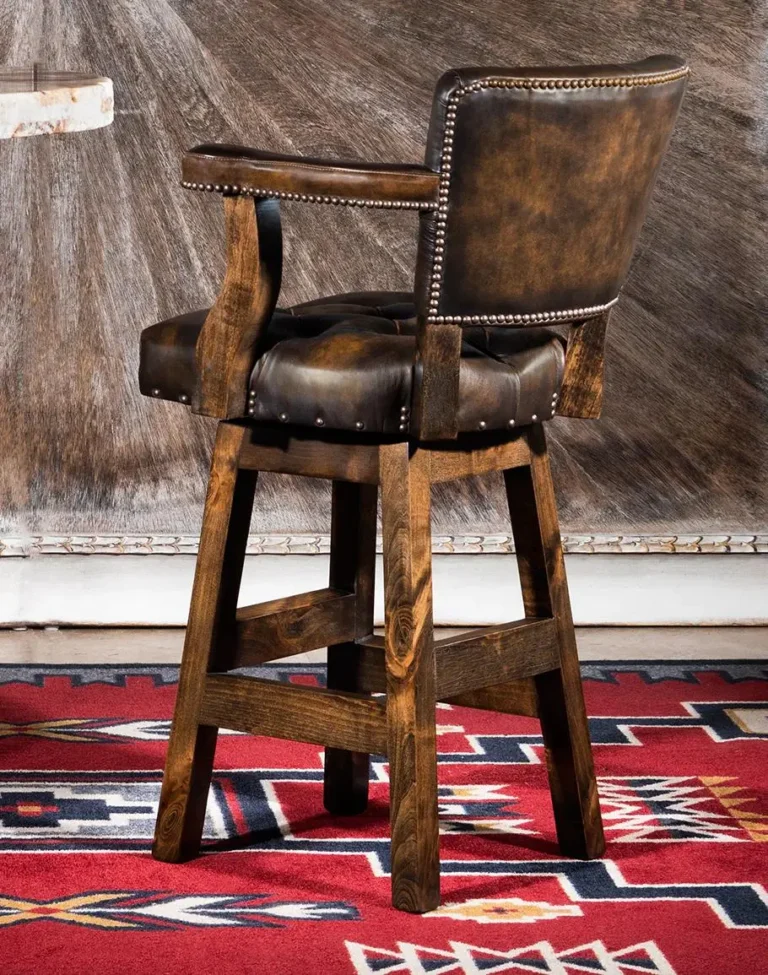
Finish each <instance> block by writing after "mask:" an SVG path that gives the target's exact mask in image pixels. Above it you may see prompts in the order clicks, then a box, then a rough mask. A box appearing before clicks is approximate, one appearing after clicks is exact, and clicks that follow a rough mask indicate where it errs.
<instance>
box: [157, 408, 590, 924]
mask: <svg viewBox="0 0 768 975" xmlns="http://www.w3.org/2000/svg"><path fill="white" fill-rule="evenodd" d="M494 470H497V471H503V473H504V478H505V482H506V490H507V497H508V501H509V509H510V516H511V520H512V527H513V534H514V539H515V546H516V553H517V564H518V569H519V574H520V580H521V584H522V590H523V600H524V606H525V618H524V619H522V620H518V621H515V622H513V623H508V624H505V625H503V626H497V627H486V628H480V629H476V630H472V631H470V632H468V633H464V634H462V635H461V636H459V637H458V638H451V639H444V640H438V641H435V640H434V638H433V625H432V556H431V532H430V488H431V485H432V484H434V483H437V482H440V481H446V480H451V479H454V478H459V477H465V476H469V475H472V474H477V473H485V472H489V471H494ZM259 471H272V472H282V473H289V474H295V473H301V474H303V475H306V476H310V477H322V478H329V479H331V480H332V482H333V507H332V528H331V560H330V561H331V566H330V578H329V584H328V588H327V589H321V590H318V591H315V592H310V593H304V594H302V595H297V596H291V597H288V598H286V599H278V600H272V601H271V602H268V603H263V604H261V605H258V606H247V607H240V608H237V597H238V590H239V586H240V578H241V573H242V566H243V560H244V555H245V549H246V543H247V537H248V528H249V524H250V517H251V510H252V506H253V500H254V491H255V488H256V478H257V472H259ZM379 490H380V491H381V504H382V528H383V539H384V588H385V613H386V625H385V635H384V637H383V639H382V638H380V637H377V636H374V635H373V591H374V565H375V548H376V502H377V494H378V492H379ZM324 646H328V688H327V689H322V690H319V689H314V688H304V687H295V686H286V685H282V684H279V683H276V682H272V681H267V680H260V679H256V678H251V677H246V676H242V675H235V674H231V673H230V671H232V670H234V669H235V668H238V667H245V666H253V665H256V664H261V663H264V662H266V661H269V660H274V659H277V658H281V657H286V656H289V655H291V654H295V653H301V652H304V651H307V650H312V649H315V648H319V647H324ZM382 691H385V692H386V698H385V700H384V701H382V700H381V699H379V698H375V697H372V694H375V693H377V692H382ZM438 701H445V702H448V703H451V704H457V705H462V706H468V707H474V708H486V709H491V710H496V711H501V712H505V713H509V714H522V715H527V716H531V717H537V718H538V719H539V721H540V722H541V727H542V733H543V738H544V745H545V750H546V759H547V769H548V774H549V782H550V788H551V793H552V802H553V806H554V814H555V824H556V829H557V836H558V840H559V843H560V849H561V852H562V853H563V854H564V855H566V856H571V857H577V858H591V857H597V856H600V855H601V854H602V852H603V849H604V838H603V830H602V824H601V819H600V810H599V805H598V796H597V788H596V784H595V775H594V769H593V763H592V754H591V748H590V742H589V734H588V728H587V719H586V713H585V709H584V700H583V695H582V686H581V679H580V675H579V665H578V659H577V655H576V643H575V636H574V629H573V622H572V619H571V610H570V604H569V598H568V588H567V583H566V577H565V568H564V562H563V553H562V547H561V542H560V533H559V528H558V521H557V511H556V507H555V499H554V493H553V489H552V480H551V475H550V469H549V459H548V456H547V448H546V442H545V436H544V430H543V427H542V425H541V424H536V425H534V426H531V427H529V428H525V429H522V430H521V431H520V432H519V433H518V434H517V436H516V437H515V438H514V439H505V440H500V441H496V442H494V440H493V438H489V437H488V436H484V437H480V436H478V437H475V438H471V439H465V440H457V441H454V442H450V443H447V444H442V443H441V444H414V443H409V442H391V443H383V444H382V443H375V442H370V443H365V442H354V441H353V440H352V439H351V438H349V437H346V436H344V435H338V436H334V435H333V434H328V435H326V436H325V437H324V438H322V439H319V438H318V436H317V435H316V434H315V433H314V432H313V431H309V432H308V433H307V434H306V435H305V436H302V434H301V432H300V431H297V432H291V431H289V430H287V429H286V428H285V427H281V428H279V429H273V428H271V427H259V426H253V425H249V424H248V423H247V422H246V421H238V420H230V421H223V422H221V423H220V424H219V427H218V434H217V438H216V444H215V447H214V453H213V461H212V468H211V477H210V482H209V488H208V496H207V500H206V508H205V517H204V522H203V530H202V537H201V542H200V553H199V556H198V560H197V569H196V573H195V582H194V588H193V594H192V603H191V608H190V616H189V625H188V628H187V634H186V641H185V646H184V656H183V660H182V666H181V674H180V680H179V691H178V698H177V703H176V711H175V715H174V719H173V725H172V728H171V736H170V742H169V749H168V757H167V762H166V769H165V776H164V780H163V788H162V795H161V800H160V809H159V813H158V820H157V829H156V833H155V843H154V847H153V854H154V856H155V857H156V858H158V859H161V860H165V861H172V862H176V861H183V860H188V859H190V858H191V857H194V856H196V855H197V853H198V851H199V847H200V841H201V835H202V829H203V821H204V817H205V806H206V801H207V797H208V789H209V785H210V781H211V776H212V771H213V761H214V750H215V746H216V736H217V730H218V729H219V728H228V729H234V730H239V731H243V732H248V733H251V734H259V735H268V736H273V737H279V738H289V739H293V740H297V741H306V742H312V743H315V744H319V745H324V746H326V755H325V773H324V774H325V780H324V802H325V806H326V808H327V809H328V810H329V811H330V812H331V813H335V814H354V813H359V812H361V811H362V810H364V809H365V807H366V803H367V799H368V770H369V756H370V755H371V754H378V755H386V756H387V757H388V759H389V765H390V810H391V812H390V820H391V843H392V857H391V863H392V900H393V904H394V905H395V907H398V908H400V909H402V910H406V911H411V912H416V913H421V912H424V911H429V910H432V909H434V908H435V907H437V906H438V904H439V900H440V892H439V891H440V879H439V878H440V863H439V840H438V816H437V809H438V806H437V752H436V742H435V706H436V704H437V702H438Z"/></svg>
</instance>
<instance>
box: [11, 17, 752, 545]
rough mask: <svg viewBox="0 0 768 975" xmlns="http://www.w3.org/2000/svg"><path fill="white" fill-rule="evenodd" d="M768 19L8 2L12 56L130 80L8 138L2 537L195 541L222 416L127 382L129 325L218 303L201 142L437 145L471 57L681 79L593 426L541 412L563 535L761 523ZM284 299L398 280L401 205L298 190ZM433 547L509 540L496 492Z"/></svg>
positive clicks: (328, 148) (134, 354) (451, 513)
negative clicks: (193, 165) (135, 536)
mask: <svg viewBox="0 0 768 975" xmlns="http://www.w3.org/2000/svg"><path fill="white" fill-rule="evenodd" d="M765 9H766V8H765V5H764V4H758V3H748V2H746V0H744V2H741V0H739V2H733V0H610V2H609V0H572V2H569V3H565V2H551V0H484V2H483V3H477V2H474V0H423V2H420V3H410V2H405V0H334V2H333V3H328V2H327V0H264V2H257V0H237V2H233V0H227V2H224V0H0V58H1V59H2V61H3V62H4V63H6V64H16V65H23V64H26V63H30V62H31V61H32V60H35V59H36V60H38V61H41V62H43V63H45V64H47V65H50V66H55V67H57V68H62V69H63V68H78V69H90V70H93V71H97V72H100V73H104V74H108V75H109V76H111V77H112V78H113V79H114V83H115V93H116V109H117V110H116V118H115V123H114V125H113V126H112V128H110V129H105V130H101V131H98V132H92V133H84V134H80V135H72V136H63V137H38V138H35V139H26V140H19V141H17V142H6V143H1V144H0V257H1V258H2V265H1V266H2V274H3V284H2V286H3V305H2V342H0V397H1V400H0V438H2V444H1V445H0V446H1V447H2V456H3V463H2V465H0V501H1V505H0V507H1V508H2V510H1V511H0V534H3V535H8V534H21V533H24V532H31V533H35V534H46V533H48V534H51V533H54V534H55V533H67V532H86V533H90V532H104V533H123V532H125V533H151V532H181V533H195V532H196V531H197V530H198V527H199V519H200V515H201V510H202V500H203V486H204V480H205V477H206V473H207V463H208V453H209V449H210V444H211V438H212V424H211V423H210V422H209V421H205V420H201V419H198V418H195V417H192V416H190V415H189V414H188V413H187V411H186V410H184V409H182V408H179V407H175V406H173V405H169V404H164V403H158V402H149V401H147V400H145V399H143V398H142V397H140V396H139V393H138V388H137V383H136V379H135V375H136V369H137V361H138V336H139V332H140V330H141V328H142V327H143V326H144V325H147V324H149V323H151V322H153V321H155V320H157V319H158V318H162V317H166V316H168V315H170V314H172V313H175V312H179V311H182V310H186V309H190V308H194V307H200V306H202V305H204V304H207V303H210V301H211V299H212V297H213V295H214V294H215V291H216V287H217V284H218V281H219V277H220V275H221V272H222V266H223V265H222V258H223V253H222V241H221V234H222V225H221V214H220V203H219V201H218V198H216V197H214V196H209V195H207V194H206V195H200V194H194V193H186V192H184V191H182V190H181V189H180V188H179V186H178V171H179V166H178V163H179V157H180V154H181V152H182V150H183V149H184V148H185V147H188V146H190V145H192V144H194V143H196V142H198V141H202V140H230V141H242V142H244V143H249V144H252V145H257V146H264V147H270V148H273V149H276V150H283V151H298V152H307V153H319V154H323V153H331V154H334V155H345V154H349V155H350V156H353V157H358V158H363V159H391V160H402V161H418V160H420V159H421V157H422V153H423V143H424V138H425V132H426V123H427V118H428V112H429V106H430V100H431V91H432V87H433V85H434V82H435V80H436V78H437V76H438V75H439V74H440V72H441V71H443V70H444V69H445V68H447V67H450V66H457V65H463V64H470V63H475V64H493V63H498V64H508V65H512V64H515V63H520V64H536V63H550V64H555V63H558V62H559V63H573V62H579V61H582V62H589V61H604V60H622V59H635V58H637V57H640V56H644V55H646V54H650V53H654V52H658V51H665V50H667V49H671V50H672V51H674V52H675V53H679V54H682V55H684V56H686V57H687V58H689V59H690V62H691V64H692V67H693V77H692V81H691V86H690V92H689V95H688V98H687V100H686V102H685V104H684V108H683V114H682V117H681V120H680V125H679V128H678V131H677V133H676V136H675V139H674V143H673V146H672V149H671V152H670V156H669V159H668V163H667V165H666V168H665V169H664V171H663V173H662V176H661V179H660V182H659V186H658V189H657V193H656V196H655V199H654V203H653V208H652V212H651V216H650V219H649V221H648V224H647V226H646V229H645V231H644V233H643V237H642V241H641V245H640V250H639V253H638V255H637V258H636V261H635V265H634V269H633V272H632V275H631V278H630V280H629V282H628V284H627V286H626V288H625V291H624V297H623V300H622V301H621V302H620V304H619V307H618V310H617V311H616V312H615V313H614V316H613V322H612V331H611V334H610V341H609V346H610V348H609V351H610V360H609V370H608V395H607V401H606V409H605V415H604V419H603V420H601V421H600V422H598V423H590V422H583V421H582V422H579V421H568V420H559V421H556V422H555V423H554V424H553V425H552V434H553V437H554V439H555V440H556V445H555V448H554V459H555V463H556V468H557V471H556V473H557V477H558V479H559V484H560V500H561V507H562V516H563V523H564V526H565V528H566V530H568V531H570V532H583V533H593V532H617V533H621V534H628V533H637V532H645V533H662V532H699V531H701V532H717V531H722V532H726V533H733V532H747V533H748V532H754V531H759V530H761V529H762V530H764V529H765V527H766V521H767V520H768V519H766V511H767V510H768V505H767V504H766V500H767V497H768V397H767V396H766V393H767V392H768V389H767V387H768V380H767V379H766V349H767V348H768V334H767V333H768V326H766V253H768V247H767V246H766V244H767V241H766V229H765V228H766V225H767V221H766V217H768V212H767V210H768V206H767V203H766V194H765V175H766V174H765V168H764V162H763V160H764V152H765V142H766V132H768V119H767V118H766V114H767V113H766V89H767V87H768V86H767V85H766V76H765V74H766V68H765V59H764V54H763V48H764V44H765V38H766V27H767V26H768V25H766V22H765ZM284 224H285V226H286V230H287V254H286V275H285V285H284V291H283V301H285V302H292V301H296V300H299V299H302V298H308V297H311V296H314V295H315V294H317V293H322V292H326V293H328V292H330V291H334V290H347V289H356V288H361V287H392V288H405V287H409V284H410V280H411V268H412V266H413V259H414V250H415V247H414V245H415V232H416V218H415V217H414V216H413V215H412V214H393V213H386V214H382V213H376V212H366V213H359V212H354V213H350V212H347V211H343V210H339V209H329V210H326V209H325V208H317V209H313V208H311V207H304V208H302V207H300V206H296V205H287V206H286V207H285V212H284ZM328 511H329V495H328V492H327V490H326V489H325V488H324V487H323V486H322V485H317V484H308V483H302V482H298V481H293V482H291V483H290V484H287V483H286V482H284V481H280V482H276V481H275V479H273V478H269V477H265V478H264V479H263V484H262V485H261V486H260V491H259V495H258V515H257V520H256V522H255V529H256V530H257V531H265V532H266V531H271V532H282V531H294V532H306V531H310V532H311V531H316V532H321V531H327V528H328ZM435 518H436V524H435V528H436V530H437V531H438V532H441V533H451V534H455V533H467V532H478V533H484V532H494V531H505V530H506V522H505V518H504V510H503V499H502V493H501V485H500V483H497V482H496V481H495V480H491V481H478V482H473V483H465V484H462V485H459V486H456V487H453V488H450V489H449V488H447V487H441V488H440V490H439V491H438V493H437V497H436V508H435Z"/></svg>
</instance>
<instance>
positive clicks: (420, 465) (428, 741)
mask: <svg viewBox="0 0 768 975" xmlns="http://www.w3.org/2000/svg"><path fill="white" fill-rule="evenodd" d="M380 453H381V518H382V528H383V532H384V613H385V625H384V641H385V650H384V656H385V662H386V670H387V735H388V740H389V750H388V755H389V782H390V785H389V822H390V827H391V831H392V835H391V843H392V867H391V869H392V904H393V906H394V907H397V908H399V909H400V910H401V911H410V912H412V913H415V914H423V913H424V912H425V911H431V910H433V909H434V908H436V907H437V905H438V904H439V903H440V861H439V855H440V842H439V831H438V821H437V745H436V738H435V735H436V729H435V703H436V698H435V683H436V682H435V648H434V638H433V626H432V546H431V536H430V461H431V456H430V454H429V452H428V451H418V450H417V451H416V452H415V453H413V454H412V455H410V452H409V448H408V444H405V443H399V444H390V445H387V446H384V447H382V448H381V451H380Z"/></svg>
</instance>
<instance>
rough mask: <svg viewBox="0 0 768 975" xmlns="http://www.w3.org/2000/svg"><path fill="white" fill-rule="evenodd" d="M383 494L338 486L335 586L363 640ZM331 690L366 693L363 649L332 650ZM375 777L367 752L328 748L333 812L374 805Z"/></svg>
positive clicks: (368, 625)
mask: <svg viewBox="0 0 768 975" xmlns="http://www.w3.org/2000/svg"><path fill="white" fill-rule="evenodd" d="M377 494H378V488H377V487H376V485H373V484H351V483H349V482H347V481H334V482H333V507H332V514H331V573H330V580H329V585H330V586H331V588H332V589H349V590H350V591H354V593H355V597H356V603H355V637H356V638H358V639H359V638H361V637H366V636H369V635H370V634H371V633H373V594H374V581H375V573H376V497H377ZM328 687H329V688H330V689H331V690H335V691H355V692H360V691H361V684H360V648H359V647H357V646H355V644H354V643H337V644H336V645H335V646H331V647H328ZM369 775H370V756H369V755H367V754H366V753H364V752H350V751H346V750H344V749H342V748H326V749H325V773H324V785H323V801H324V804H325V808H326V809H327V810H328V812H330V813H334V814H336V815H342V816H350V815H355V814H357V813H361V812H363V811H364V810H365V808H366V806H367V805H368V779H369Z"/></svg>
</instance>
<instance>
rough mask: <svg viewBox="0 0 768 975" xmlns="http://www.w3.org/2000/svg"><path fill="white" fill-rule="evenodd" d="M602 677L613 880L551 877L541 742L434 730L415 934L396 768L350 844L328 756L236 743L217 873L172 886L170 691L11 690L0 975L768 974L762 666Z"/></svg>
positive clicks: (649, 667) (1, 779)
mask: <svg viewBox="0 0 768 975" xmlns="http://www.w3.org/2000/svg"><path fill="white" fill-rule="evenodd" d="M583 672H584V676H585V679H586V685H585V686H586V693H587V703H588V709H589V713H590V715H592V718H591V728H592V737H593V741H594V743H595V758H596V762H597V767H598V774H599V776H600V789H601V801H602V808H603V815H604V818H605V825H606V829H607V834H608V851H607V854H606V858H605V859H604V860H600V861H593V862H591V863H579V862H574V861H568V860H564V859H561V858H560V857H559V856H558V853H557V848H556V846H555V840H554V828H553V822H552V814H551V809H550V805H549V794H548V791H547V782H546V774H545V769H544V766H543V765H542V747H541V739H540V736H539V734H538V726H537V725H536V723H535V722H533V721H531V720H528V719H523V718H509V717H504V716H499V715H492V714H488V713H484V712H480V711H471V710H464V709H459V708H449V707H444V708H442V707H441V709H440V711H439V715H438V717H439V723H440V729H439V730H440V735H439V748H440V753H441V756H440V757H441V765H440V797H441V799H440V801H441V810H440V813H441V821H442V834H443V835H442V847H441V852H442V869H443V881H442V891H443V906H442V907H441V908H440V909H439V910H437V911H435V912H433V913H432V914H429V915H426V916H424V917H421V918H419V917H414V916H409V915H405V914H401V913H398V912H395V911H393V910H392V909H391V908H390V907H389V864H388V844H387V767H386V765H385V764H384V763H383V762H381V761H375V762H374V765H373V769H372V783H371V804H370V808H369V810H368V812H367V813H366V814H365V815H364V816H361V817H355V818H351V819H346V818H334V817H332V816H330V815H328V814H327V813H325V811H324V810H323V805H322V781H321V780H322V772H321V761H322V754H321V752H320V750H319V749H318V748H317V747H315V746H311V745H300V744H293V743H289V742H280V741H275V740H270V739H257V738H249V737H245V736H242V735H238V734H233V733H230V734H227V733H223V734H222V735H221V737H220V739H219V747H218V751H217V768H218V769H219V771H218V773H217V775H216V779H215V783H214V786H213V789H212V792H211V798H210V800H209V803H208V821H207V837H208V839H207V849H208V851H209V853H208V855H205V856H202V857H200V858H199V859H198V860H196V861H194V862H193V863H189V864H185V865H182V866H169V865H166V864H160V863H155V862H154V861H153V860H152V859H151V857H150V856H149V852H148V850H149V846H150V842H151V836H152V829H153V824H154V814H155V805H156V801H157V797H158V792H159V786H160V774H161V773H160V769H161V767H162V763H163V757H164V751H165V739H166V736H167V732H168V718H169V716H170V714H171V709H172V706H173V699H174V692H175V683H174V682H175V679H176V671H175V669H174V668H170V667H164V666H135V667H133V666H129V667H126V666H122V667H98V666H90V667H89V666H62V667H55V666H29V667H28V666H15V665H5V666H2V667H0V972H2V973H3V975H38V973H40V975H42V973H46V975H67V973H72V975H82V973H84V972H88V973H89V975H107V973H116V975H156V973H170V972H174V973H186V972H202V973H207V972H215V973H216V975H230V973H242V972H248V973H250V972H254V973H256V972H270V973H275V975H294V973H296V975H299V973H301V975H320V973H322V975H336V973H349V975H374V973H375V975H396V973H412V975H462V973H467V975H469V973H472V975H495V973H499V972H512V973H523V972H527V973H532V972H533V973H557V975H576V973H584V972H587V973H592V975H595V973H597V975H630V973H638V972H642V973H646V975H647V973H654V975H700V973H707V975H731V973H732V975H737V973H738V975H743V973H749V975H758V973H760V972H766V971H768V894H767V893H766V886H768V666H766V665H764V664H761V663H756V662H751V663H750V662H747V661H728V662H712V661H710V662H705V661H699V662H695V661H694V662H691V661H688V662H685V663H655V662H654V663H649V662H642V663H641V662H637V663H632V662H622V663H587V664H584V666H583ZM254 673H258V674H259V675H260V676H270V677H272V678H278V679H282V680H288V681H293V682H296V683H302V684H317V683H319V682H320V681H321V680H322V674H323V668H322V667H319V666H314V665H293V666H281V665H273V666H269V667H264V668H260V669H259V670H258V671H254Z"/></svg>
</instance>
